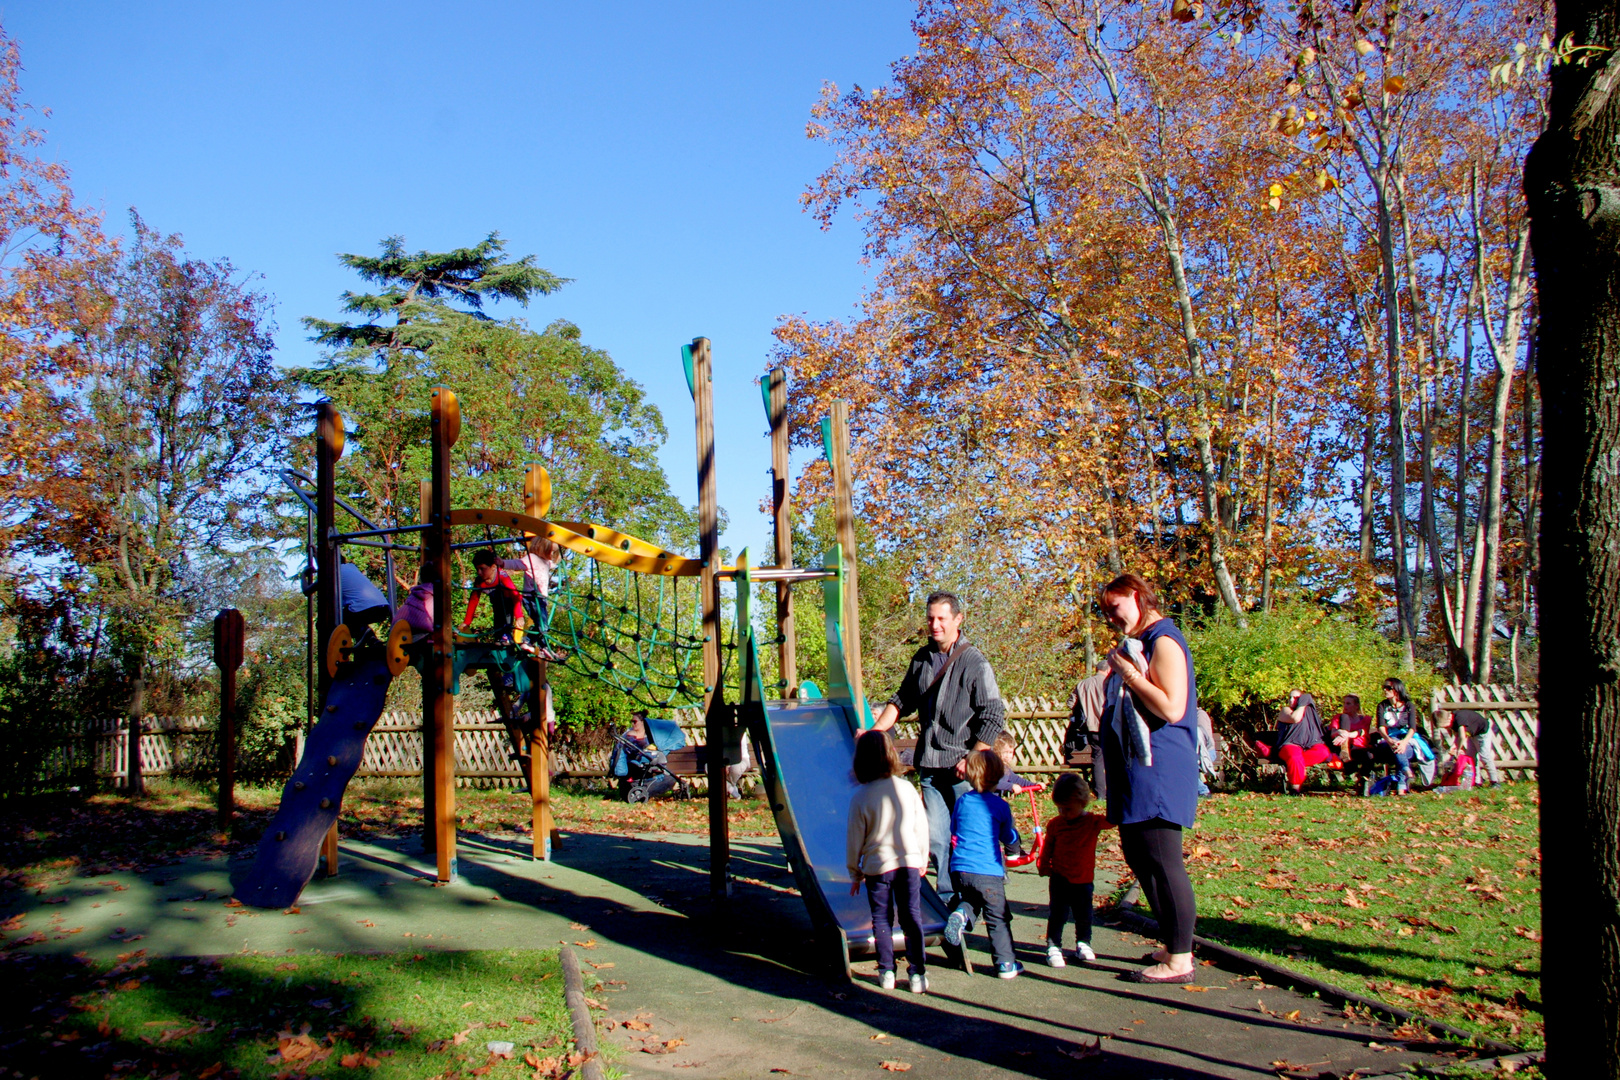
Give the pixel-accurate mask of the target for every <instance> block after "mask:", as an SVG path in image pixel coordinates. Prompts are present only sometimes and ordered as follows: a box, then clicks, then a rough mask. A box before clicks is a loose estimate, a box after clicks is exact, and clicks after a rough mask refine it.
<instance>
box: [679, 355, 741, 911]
mask: <svg viewBox="0 0 1620 1080" xmlns="http://www.w3.org/2000/svg"><path fill="white" fill-rule="evenodd" d="M689 353H690V356H691V364H692V367H691V372H690V374H691V379H692V387H691V389H692V403H693V407H694V410H695V414H696V420H697V425H696V426H697V466H698V558H699V559H700V560H701V561H702V563H703V571H702V576H701V577H700V578H699V582H700V589H701V593H702V596H701V600H702V604H703V716H704V736H703V737H704V742H705V743H706V747H705V755H704V757H705V761H706V765H707V767H706V769H705V771H706V772H707V774H708V779H709V895H710V896H712V897H715V898H717V899H718V898H723V897H726V896H729V895H730V894H731V884H730V873H729V870H730V864H731V834H730V829H729V824H728V822H727V820H726V794H727V793H726V759H725V746H726V722H725V704H726V694H725V687H723V686H721V685H720V576H719V570H720V497H719V493H718V491H717V490H716V488H715V467H714V466H715V462H714V382H713V356H712V353H711V351H710V347H709V339H708V338H705V337H699V338H693V339H692V344H691V347H690V349H689Z"/></svg>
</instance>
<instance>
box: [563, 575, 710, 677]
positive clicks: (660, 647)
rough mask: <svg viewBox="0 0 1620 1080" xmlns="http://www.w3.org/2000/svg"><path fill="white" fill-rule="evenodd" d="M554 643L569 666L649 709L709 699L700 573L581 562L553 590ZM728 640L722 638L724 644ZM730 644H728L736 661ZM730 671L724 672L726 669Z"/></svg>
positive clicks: (567, 666) (566, 665)
mask: <svg viewBox="0 0 1620 1080" xmlns="http://www.w3.org/2000/svg"><path fill="white" fill-rule="evenodd" d="M547 637H548V639H549V642H550V645H551V648H552V649H554V650H560V651H561V652H562V653H563V654H565V656H564V659H563V660H562V664H563V666H564V667H566V668H568V670H570V671H573V672H575V673H577V674H580V675H585V676H588V677H590V678H593V679H597V680H599V681H600V682H602V683H604V684H605V685H608V686H611V687H613V688H614V689H616V690H618V691H620V692H621V693H623V694H625V695H626V696H627V697H629V698H630V699H631V700H633V701H635V702H636V703H637V704H640V705H644V706H646V707H647V708H650V709H671V708H681V707H684V706H688V705H694V704H698V703H700V702H701V701H702V700H703V685H704V684H703V630H702V612H701V607H700V605H699V603H698V579H696V578H670V577H663V576H656V575H647V574H638V573H635V572H633V571H630V570H624V569H619V568H616V567H611V566H604V565H603V564H601V563H599V562H596V561H595V560H593V559H582V560H576V561H575V562H574V565H573V566H571V567H570V568H569V572H568V574H567V576H566V577H564V578H563V579H562V580H560V581H559V582H558V583H557V584H556V586H555V587H554V588H553V589H552V593H551V625H550V628H549V630H548V633H547ZM727 644H728V643H726V642H722V646H725V645H727ZM730 652H731V650H730V648H723V655H724V656H725V657H726V659H727V660H729V654H730ZM722 677H723V673H722Z"/></svg>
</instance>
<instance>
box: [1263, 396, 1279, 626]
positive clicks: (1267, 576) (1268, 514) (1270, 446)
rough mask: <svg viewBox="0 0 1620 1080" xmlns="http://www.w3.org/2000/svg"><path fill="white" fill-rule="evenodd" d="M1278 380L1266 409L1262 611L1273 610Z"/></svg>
mask: <svg viewBox="0 0 1620 1080" xmlns="http://www.w3.org/2000/svg"><path fill="white" fill-rule="evenodd" d="M1276 443H1277V380H1276V377H1275V376H1273V377H1272V381H1271V401H1270V402H1269V404H1268V405H1267V409H1266V482H1265V498H1264V509H1263V513H1264V515H1265V523H1264V524H1263V525H1262V526H1261V529H1260V557H1261V560H1262V566H1261V570H1260V610H1261V611H1267V612H1269V611H1270V610H1271V530H1272V519H1273V518H1274V517H1275V516H1276V509H1275V506H1274V500H1273V498H1272V484H1273V482H1274V479H1275V478H1274V476H1273V473H1274V472H1275V467H1276V463H1277V446H1276Z"/></svg>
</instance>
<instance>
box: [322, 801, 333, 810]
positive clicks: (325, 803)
mask: <svg viewBox="0 0 1620 1080" xmlns="http://www.w3.org/2000/svg"><path fill="white" fill-rule="evenodd" d="M331 807H332V800H331V799H322V800H321V809H322V810H329V809H331Z"/></svg>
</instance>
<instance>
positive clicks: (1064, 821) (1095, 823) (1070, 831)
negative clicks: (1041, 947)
mask: <svg viewBox="0 0 1620 1080" xmlns="http://www.w3.org/2000/svg"><path fill="white" fill-rule="evenodd" d="M1052 801H1053V802H1054V803H1056V804H1057V808H1058V815H1057V817H1055V818H1053V819H1052V820H1051V821H1049V822H1047V823H1046V844H1045V846H1044V847H1042V848H1041V855H1040V858H1039V859H1038V860H1036V863H1035V869H1036V870H1038V871H1039V872H1040V875H1041V876H1042V877H1044V878H1046V879H1047V887H1048V898H1049V899H1048V906H1047V916H1046V962H1047V963H1048V964H1050V965H1051V966H1052V967H1062V966H1063V924H1064V923H1066V922H1068V921H1069V916H1070V914H1071V913H1072V914H1073V915H1074V958H1075V959H1076V960H1077V961H1079V962H1081V963H1085V962H1087V961H1090V960H1095V959H1097V954H1096V953H1094V952H1092V951H1091V896H1092V890H1093V888H1094V885H1093V879H1094V877H1095V876H1096V870H1097V835H1098V834H1099V833H1101V832H1102V831H1103V830H1104V829H1112V828H1113V826H1112V825H1110V824H1109V823H1108V819H1107V818H1106V817H1104V816H1103V815H1102V814H1093V813H1090V812H1089V811H1090V809H1091V802H1092V795H1091V788H1090V787H1089V786H1087V784H1086V781H1085V778H1084V777H1082V776H1081V775H1080V774H1079V773H1064V774H1063V775H1062V776H1059V777H1058V778H1057V783H1056V784H1054V785H1053V786H1052Z"/></svg>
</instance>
